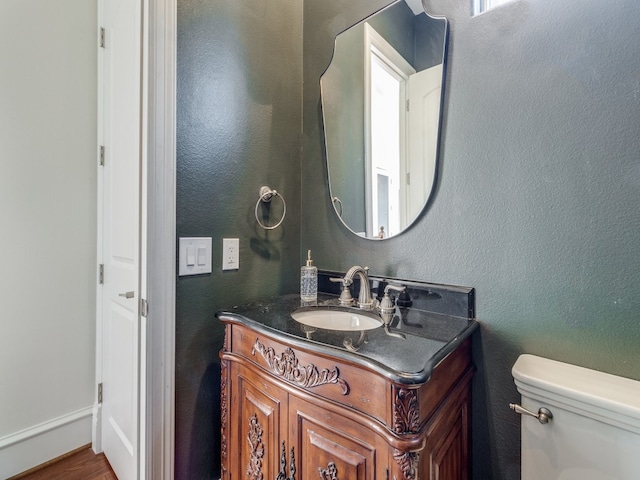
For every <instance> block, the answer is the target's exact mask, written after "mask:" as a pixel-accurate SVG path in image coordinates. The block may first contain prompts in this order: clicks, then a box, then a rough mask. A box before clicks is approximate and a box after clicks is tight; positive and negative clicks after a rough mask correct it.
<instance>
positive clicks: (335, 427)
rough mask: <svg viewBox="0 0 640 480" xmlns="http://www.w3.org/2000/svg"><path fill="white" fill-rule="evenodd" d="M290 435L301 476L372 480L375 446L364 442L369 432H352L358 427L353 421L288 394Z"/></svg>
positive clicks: (369, 435)
mask: <svg viewBox="0 0 640 480" xmlns="http://www.w3.org/2000/svg"><path fill="white" fill-rule="evenodd" d="M290 413H291V414H292V415H293V414H294V413H295V416H294V417H293V418H294V420H293V424H292V425H291V435H292V438H294V439H296V444H297V446H296V450H297V452H299V454H298V453H296V459H297V461H298V471H299V472H300V473H299V476H297V475H296V478H301V479H305V480H306V479H309V480H311V479H320V480H325V479H327V480H328V479H331V480H373V479H375V478H376V477H375V461H376V449H375V446H374V445H371V444H369V443H367V440H371V436H372V435H371V432H368V433H364V432H362V431H360V432H359V434H358V435H355V433H356V432H357V431H358V430H359V429H361V428H362V427H359V426H357V425H356V424H355V423H354V422H351V421H350V420H348V419H346V418H343V417H341V416H339V415H336V414H334V413H332V412H329V411H327V410H324V409H323V408H322V407H320V406H318V405H312V404H309V403H307V402H304V401H301V400H300V399H297V398H296V399H294V398H291V405H290Z"/></svg>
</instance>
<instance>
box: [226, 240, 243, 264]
mask: <svg viewBox="0 0 640 480" xmlns="http://www.w3.org/2000/svg"><path fill="white" fill-rule="evenodd" d="M239 268H240V239H239V238H223V239H222V270H238V269H239Z"/></svg>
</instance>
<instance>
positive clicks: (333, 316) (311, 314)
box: [291, 307, 382, 331]
mask: <svg viewBox="0 0 640 480" xmlns="http://www.w3.org/2000/svg"><path fill="white" fill-rule="evenodd" d="M291 316H292V317H293V319H294V320H295V321H296V322H299V323H302V324H304V325H308V326H310V327H316V328H324V329H327V330H342V331H361V330H373V329H374V328H378V327H381V326H382V320H381V319H380V317H378V316H377V315H375V314H374V313H369V312H358V311H356V310H352V309H345V310H338V309H330V308H322V307H319V308H310V309H306V308H302V309H299V310H295V311H294V312H293V313H292V314H291Z"/></svg>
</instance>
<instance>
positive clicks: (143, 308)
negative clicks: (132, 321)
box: [140, 298, 149, 317]
mask: <svg viewBox="0 0 640 480" xmlns="http://www.w3.org/2000/svg"><path fill="white" fill-rule="evenodd" d="M148 313H149V303H148V302H147V301H146V300H145V299H144V298H141V299H140V315H142V316H143V317H146V316H147V314H148Z"/></svg>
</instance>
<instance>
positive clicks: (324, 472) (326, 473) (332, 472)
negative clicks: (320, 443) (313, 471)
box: [318, 462, 340, 480]
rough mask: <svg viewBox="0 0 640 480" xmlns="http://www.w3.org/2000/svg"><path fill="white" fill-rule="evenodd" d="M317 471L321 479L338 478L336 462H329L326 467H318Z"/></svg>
mask: <svg viewBox="0 0 640 480" xmlns="http://www.w3.org/2000/svg"><path fill="white" fill-rule="evenodd" d="M318 472H319V473H320V478H321V479H322V480H340V478H339V477H338V467H336V464H335V463H333V462H329V465H327V468H320V467H318Z"/></svg>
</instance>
